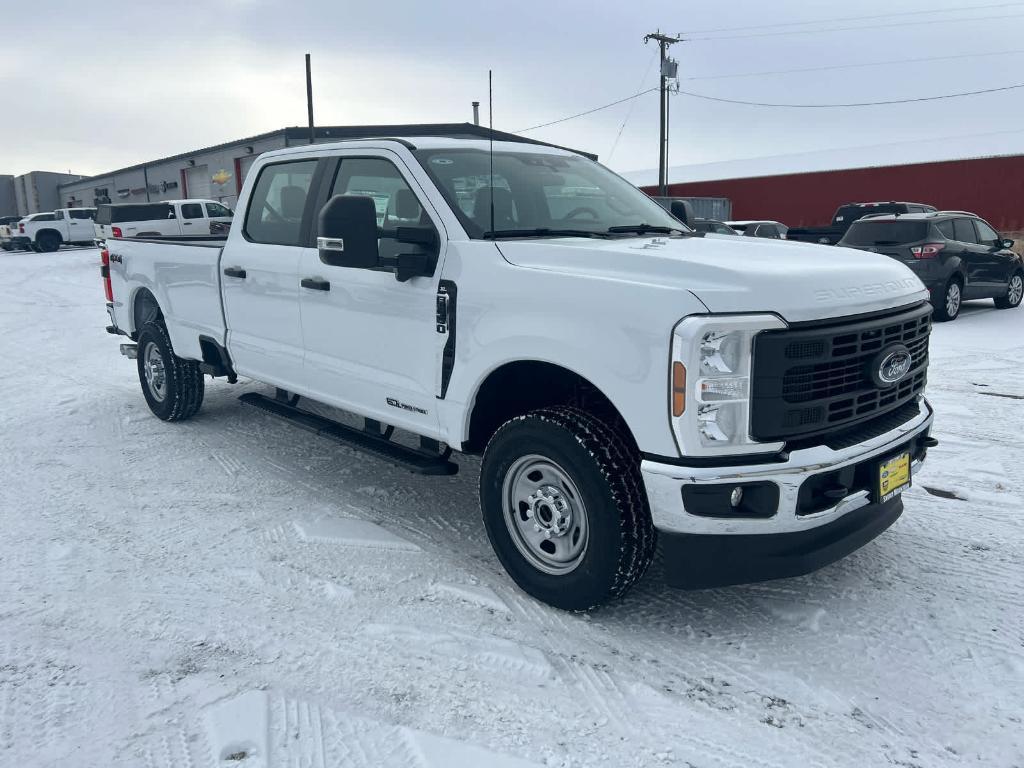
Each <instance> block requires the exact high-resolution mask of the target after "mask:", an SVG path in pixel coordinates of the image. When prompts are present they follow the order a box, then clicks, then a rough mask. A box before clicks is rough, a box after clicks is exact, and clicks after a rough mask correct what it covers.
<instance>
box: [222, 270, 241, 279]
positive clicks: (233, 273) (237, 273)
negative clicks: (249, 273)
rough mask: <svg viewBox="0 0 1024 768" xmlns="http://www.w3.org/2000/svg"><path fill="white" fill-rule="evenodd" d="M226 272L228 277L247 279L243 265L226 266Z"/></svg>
mask: <svg viewBox="0 0 1024 768" xmlns="http://www.w3.org/2000/svg"><path fill="white" fill-rule="evenodd" d="M224 274H225V275H227V276H228V277H240V278H242V279H243V280H244V279H245V270H244V269H242V268H241V267H225V268H224Z"/></svg>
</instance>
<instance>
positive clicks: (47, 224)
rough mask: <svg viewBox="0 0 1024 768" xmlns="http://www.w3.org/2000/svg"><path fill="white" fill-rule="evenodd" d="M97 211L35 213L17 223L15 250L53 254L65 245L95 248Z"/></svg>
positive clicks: (68, 210)
mask: <svg viewBox="0 0 1024 768" xmlns="http://www.w3.org/2000/svg"><path fill="white" fill-rule="evenodd" d="M95 216H96V209H95V208H58V209H57V210H56V211H54V212H53V213H36V214H32V215H31V216H26V217H25V218H24V219H22V220H21V221H20V222H19V223H18V233H17V235H15V236H14V237H13V238H12V243H13V245H14V247H16V248H26V249H28V248H31V249H32V250H33V251H43V252H45V253H51V252H53V251H56V250H57V249H58V248H60V247H61V246H62V245H92V244H93V241H94V236H93V219H94V218H95Z"/></svg>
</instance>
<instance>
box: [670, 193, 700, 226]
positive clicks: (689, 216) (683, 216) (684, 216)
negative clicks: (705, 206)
mask: <svg viewBox="0 0 1024 768" xmlns="http://www.w3.org/2000/svg"><path fill="white" fill-rule="evenodd" d="M669 212H670V213H671V214H672V215H673V216H675V217H676V218H677V219H679V220H680V221H681V222H683V224H685V225H686V226H688V227H690V229H693V222H694V220H695V219H696V218H697V217H696V216H694V213H693V206H692V205H691V204H690V203H689V202H688V201H686V200H673V201H672V206H671V208H670V209H669Z"/></svg>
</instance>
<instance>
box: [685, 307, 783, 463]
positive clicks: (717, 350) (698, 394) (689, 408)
mask: <svg viewBox="0 0 1024 768" xmlns="http://www.w3.org/2000/svg"><path fill="white" fill-rule="evenodd" d="M785 327H786V324H785V323H784V322H783V321H782V320H781V319H780V318H778V317H776V316H775V315H722V316H714V315H705V316H701V317H689V318H687V319H685V320H683V321H682V322H680V323H679V325H677V326H676V327H675V330H674V331H673V333H672V371H671V376H670V378H671V382H670V390H671V394H670V403H669V412H670V414H671V417H672V429H673V432H674V433H675V437H676V443H677V444H678V446H679V452H680V454H682V455H684V456H700V455H704V456H711V455H719V456H721V455H729V454H740V453H760V452H772V451H778V450H781V449H782V447H783V446H784V443H760V442H758V441H756V440H754V439H753V438H751V437H750V397H751V393H752V386H751V381H750V372H751V357H752V353H753V343H754V337H755V336H757V334H758V333H760V332H761V331H766V330H772V329H779V328H785ZM752 446H756V448H755V449H753V450H752Z"/></svg>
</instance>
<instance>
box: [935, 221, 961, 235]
mask: <svg viewBox="0 0 1024 768" xmlns="http://www.w3.org/2000/svg"><path fill="white" fill-rule="evenodd" d="M935 228H936V229H937V230H939V232H940V233H941V234H942V236H943V237H944V238H946V239H947V240H955V239H956V237H955V236H954V235H953V220H952V219H947V220H946V221H937V222H935Z"/></svg>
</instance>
